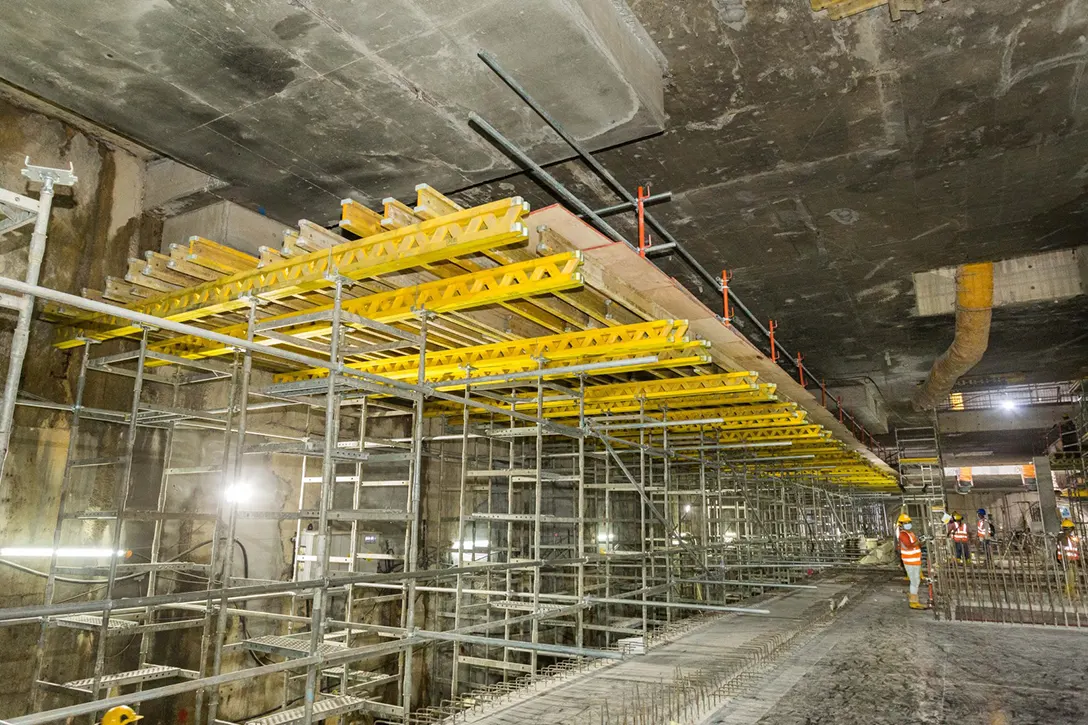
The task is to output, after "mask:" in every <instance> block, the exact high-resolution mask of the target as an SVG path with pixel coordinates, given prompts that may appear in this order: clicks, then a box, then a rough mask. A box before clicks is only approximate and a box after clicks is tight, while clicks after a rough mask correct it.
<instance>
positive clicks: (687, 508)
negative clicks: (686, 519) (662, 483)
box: [684, 503, 691, 514]
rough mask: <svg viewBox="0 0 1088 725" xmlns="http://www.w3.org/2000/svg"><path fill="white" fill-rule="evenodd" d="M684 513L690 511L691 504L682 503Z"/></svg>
mask: <svg viewBox="0 0 1088 725" xmlns="http://www.w3.org/2000/svg"><path fill="white" fill-rule="evenodd" d="M684 513H686V514H690V513H691V504H690V503H686V504H684Z"/></svg>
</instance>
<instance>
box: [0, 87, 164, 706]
mask: <svg viewBox="0 0 1088 725" xmlns="http://www.w3.org/2000/svg"><path fill="white" fill-rule="evenodd" d="M24 156H30V158H31V161H32V162H33V163H35V164H44V165H55V166H63V165H67V163H68V162H72V163H73V164H74V165H75V172H76V174H77V175H78V176H79V182H78V183H77V184H76V185H75V186H74V187H73V188H72V189H67V188H64V189H61V190H59V191H58V193H57V196H56V199H55V201H54V205H53V214H52V222H51V224H50V227H49V241H48V248H47V250H46V254H45V260H44V263H43V268H42V275H41V281H42V284H44V285H46V286H49V287H53V288H56V289H61V290H64V291H68V292H76V293H78V292H79V290H80V288H82V287H85V286H86V287H94V288H101V286H102V285H103V284H104V281H105V276H106V275H107V274H111V273H112V274H117V273H118V272H119V271H120V270H122V269H123V268H124V263H125V259H126V258H127V257H129V256H132V255H135V254H138V253H140V252H142V250H143V249H145V248H150V246H151V245H150V241H151V240H152V239H154V238H155V237H156V236H157V235H156V228H157V226H156V225H157V222H155V221H154V220H150V219H145V218H144V217H143V216H142V215H141V213H140V207H141V195H142V173H143V162H142V159H140V158H138V157H137V156H135V155H133V154H131V153H128V152H126V151H123V150H120V149H118V148H116V147H114V146H112V145H109V144H107V143H105V142H104V141H102V140H100V139H97V138H94V137H92V136H91V135H89V134H87V133H85V132H83V131H80V130H78V129H77V128H75V127H74V126H72V125H70V124H68V123H65V122H63V121H61V120H59V119H57V118H54V117H50V116H47V115H43V114H42V113H38V112H35V111H31V110H28V109H26V108H23V107H21V106H19V105H16V104H15V103H14V102H12V101H10V100H8V99H6V98H4V97H0V186H2V187H4V188H6V189H10V190H13V191H17V192H29V195H31V196H35V197H36V196H37V189H36V187H33V188H32V187H30V186H29V185H28V184H27V183H26V179H25V178H23V177H22V176H20V173H19V172H20V169H21V168H22V162H23V158H24ZM30 231H31V230H30V227H24V228H23V229H20V230H18V231H16V232H13V233H10V234H7V235H5V236H3V237H0V274H2V275H4V276H7V277H14V278H17V279H22V277H23V275H24V274H25V269H26V250H27V245H28V244H29V239H30ZM39 307H40V306H39ZM14 320H15V316H14V315H13V314H11V313H6V312H5V313H4V314H3V315H2V316H0V360H2V361H3V362H2V363H0V365H2V366H3V370H4V374H6V367H7V365H6V361H7V355H8V349H9V346H10V341H11V331H12V329H13V328H14ZM51 339H52V330H51V326H50V325H49V324H48V323H45V322H43V321H40V320H39V321H36V322H35V323H34V328H33V329H32V331H31V340H30V349H29V351H28V354H27V359H26V365H25V367H24V373H23V382H22V391H23V393H22V394H23V395H24V396H40V397H43V398H46V399H49V400H53V401H61V402H70V400H71V396H72V392H73V387H74V374H75V371H76V369H77V368H76V362H75V361H76V359H77V358H76V357H75V356H74V355H71V354H68V353H62V352H59V351H56V350H53V348H52V347H51V346H50V344H49V343H50V341H51ZM112 386H113V383H111V382H109V381H102V383H101V384H100V385H98V386H96V387H95V389H94V390H92V391H90V395H89V399H88V403H89V404H91V405H95V404H101V402H102V400H105V399H108V397H110V396H111V394H120V395H125V393H123V392H121V391H120V390H116V389H114V388H113V387H112ZM68 426H69V416H68V414H66V413H47V412H44V411H39V410H28V409H19V410H17V411H16V418H15V431H14V436H13V439H12V448H11V454H10V457H9V459H8V464H7V470H6V471H5V477H4V481H3V485H2V487H0V542H2V543H3V544H4V545H19V544H25V545H39V546H47V545H49V544H51V534H52V532H53V529H54V524H55V520H56V511H57V495H58V491H59V487H60V482H61V477H62V473H63V468H64V459H65V453H66V450H67V446H68ZM92 535H93V534H92ZM43 584H44V580H43V579H41V578H39V577H35V576H31V575H27V574H23V573H18V572H15V571H13V570H11V569H9V568H7V567H0V607H12V606H19V605H24V604H31V603H36V602H40V601H41V600H42V591H43ZM84 589H85V587H84ZM76 591H79V588H71V589H68V590H65V591H63V592H62V596H71V595H72V594H73V593H74V592H76ZM36 638H37V629H36V628H35V627H18V628H4V629H0V681H2V682H4V683H5V686H4V687H3V688H0V714H2V715H4V716H11V715H18V714H21V713H23V712H25V711H26V709H27V706H28V702H27V693H28V691H29V688H30V672H29V666H28V655H29V653H30V652H32V651H33V650H34V648H35V646H36ZM72 642H73V644H74V645H75V646H74V647H73V648H70V649H69V650H68V658H69V659H70V660H72V661H73V664H78V660H79V658H76V657H71V653H72V652H73V651H74V652H78V653H80V654H81V655H84V656H85V655H86V653H87V652H88V651H89V648H90V646H91V642H90V641H88V640H86V639H81V638H77V637H76V636H75V635H74V634H73V635H72ZM120 644H121V646H123V645H124V643H120Z"/></svg>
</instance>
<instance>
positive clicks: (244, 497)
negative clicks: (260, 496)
mask: <svg viewBox="0 0 1088 725" xmlns="http://www.w3.org/2000/svg"><path fill="white" fill-rule="evenodd" d="M223 495H224V497H225V498H226V499H227V501H228V502H229V503H246V502H248V501H249V500H250V499H252V498H253V487H252V486H250V485H249V484H248V483H246V482H245V481H239V482H237V483H232V484H231V485H229V486H227V490H226V492H224V494H223Z"/></svg>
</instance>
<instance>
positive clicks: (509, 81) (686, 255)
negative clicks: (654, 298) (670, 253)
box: [470, 50, 853, 418]
mask: <svg viewBox="0 0 1088 725" xmlns="http://www.w3.org/2000/svg"><path fill="white" fill-rule="evenodd" d="M476 56H477V57H478V58H479V59H480V60H482V61H483V62H484V63H485V64H487V67H488V68H490V69H491V70H492V71H493V72H494V73H495V75H497V76H498V77H499V78H500V79H501V80H502V81H503V83H505V84H506V85H507V86H509V88H510V90H512V91H513V92H514V93H516V94H517V95H518V97H519V98H521V100H523V101H525V103H526V105H528V106H529V108H531V109H532V110H533V111H534V112H535V113H536V115H538V116H540V118H541V120H543V121H544V123H546V124H548V126H550V127H551V129H552V130H553V131H555V132H556V133H557V134H558V135H559V137H560V138H562V139H563V140H564V141H565V142H566V143H567V145H568V146H570V147H571V149H573V150H574V152H575V153H577V154H578V156H579V158H581V159H582V161H583V162H584V163H585V164H586V165H587V166H588V167H589V168H590V170H592V171H593V173H595V174H596V175H597V177H598V178H600V179H601V181H603V182H605V183H606V184H608V185H609V186H610V187H611V188H612V190H613V191H614V192H615V193H616V194H617V195H619V196H620V198H622V199H624V200H625V201H626V202H627V203H628V204H637V200H636V198H635V197H634V196H633V195H632V194H631V192H630V191H628V190H627V187H625V186H624V185H623V184H621V183H620V182H619V180H617V179H616V177H614V176H613V175H612V174H611V173H610V172H609V171H608V169H606V168H605V167H604V166H602V165H601V163H600V162H599V161H597V159H596V158H595V157H594V156H593V154H591V153H590V152H589V151H588V150H587V149H586V148H585V147H584V146H582V144H581V143H579V142H578V140H577V139H576V138H574V137H573V136H571V135H570V134H569V133H567V132H566V130H565V129H564V128H563V127H562V126H560V125H559V122H558V121H556V120H555V119H554V118H552V115H551V114H550V113H548V111H547V110H545V109H544V108H543V107H542V106H541V105H540V104H538V103H537V102H536V100H534V99H533V97H532V96H530V95H529V92H528V91H526V90H525V88H524V87H522V85H521V84H520V83H518V82H517V80H515V79H514V78H513V76H511V75H510V74H508V73H507V72H506V71H505V70H503V68H502V66H500V65H499V61H498V60H497V59H496V58H495V56H493V55H491V54H490V53H488V52H487V51H486V50H481V51H480V52H478V53H477V54H476ZM470 118H471V119H475V120H476V121H478V122H479V123H481V124H483V126H481V128H483V127H484V126H486V128H487V129H490V133H489V134H488V135H489V136H491V137H492V139H493V140H495V141H496V142H498V143H500V145H501V146H502V147H503V148H504V149H505V150H507V151H508V152H509V153H511V154H514V156H515V158H516V159H517V160H518V161H519V163H522V164H523V165H525V166H527V167H528V169H529V170H532V171H533V172H534V173H536V175H537V178H538V179H539V180H541V181H544V183H545V184H546V185H547V186H548V188H549V190H550V191H552V193H554V194H556V195H557V196H559V197H560V198H562V199H564V200H566V201H567V203H568V204H570V205H571V206H574V207H575V209H577V210H579V211H581V212H582V214H584V215H585V216H586V217H587V218H589V219H590V220H591V221H593V222H594V226H596V227H597V228H598V230H599V231H601V232H602V233H604V234H606V235H607V236H609V237H610V238H612V239H614V240H616V241H622V242H623V243H624V244H627V246H629V247H631V248H632V249H634V248H635V247H634V245H633V244H631V243H630V242H628V241H627V240H626V239H624V238H622V237H620V236H619V235H618V234H617V233H616V231H615V230H614V229H612V227H610V226H608V225H607V223H606V222H604V220H603V219H601V218H600V216H599V215H598V214H596V213H594V212H592V211H590V210H589V208H588V207H587V206H586V205H585V204H584V203H583V202H582V201H581V200H580V199H578V198H577V197H576V196H574V194H571V193H570V192H569V191H568V190H567V189H566V188H565V187H564V186H563V185H562V184H560V183H559V181H558V180H557V179H555V177H553V176H552V175H551V174H548V172H547V171H545V170H544V169H543V168H542V167H540V165H539V164H537V163H536V162H534V161H533V160H532V159H530V158H529V157H528V156H527V155H526V154H525V153H524V152H523V151H521V149H519V148H518V147H517V146H515V145H514V144H513V143H512V142H510V141H509V140H508V139H505V138H503V137H502V135H501V134H499V132H498V131H496V130H495V129H494V128H493V127H491V126H490V125H488V124H487V123H486V122H485V121H483V119H481V118H479V116H477V115H476V114H472V116H471V117H470ZM492 134H493V135H492ZM499 139H501V142H500V141H499ZM545 177H546V179H547V181H545ZM643 219H644V220H645V222H646V224H647V225H648V226H649V227H650V228H651V229H652V230H654V231H655V232H656V233H657V234H658V236H660V237H661V238H662V239H664V240H665V242H666V243H668V244H670V245H674V246H672V247H671V249H675V250H676V253H677V254H679V255H680V258H681V259H683V260H684V262H686V263H687V265H688V266H689V267H691V269H692V270H693V271H694V272H695V273H696V275H698V276H699V277H702V279H703V280H704V281H706V283H707V284H709V285H710V286H711V287H712V288H714V289H717V290H721V289H722V281H721V279H720V278H719V277H718V276H717V275H713V274H711V273H710V272H709V271H707V269H706V268H705V267H703V265H702V264H700V263H699V261H698V260H697V259H695V257H693V256H692V255H691V253H690V252H689V251H688V250H687V249H685V248H684V247H683V245H681V244H680V242H679V241H678V240H677V239H676V237H674V236H673V235H672V234H671V233H670V232H669V230H667V229H666V228H665V227H664V226H662V225H661V223H660V222H658V221H657V219H655V218H654V217H653V216H652V215H651V214H650V213H649V212H646V213H644V214H643ZM602 225H603V226H602ZM606 228H607V229H608V230H609V231H605V229H606ZM728 296H729V299H730V300H732V301H733V304H734V305H735V306H736V308H737V309H739V310H740V311H741V313H742V314H743V315H744V316H745V317H746V318H747V319H748V320H749V321H750V322H751V323H752V324H753V325H755V327H756V329H757V330H759V331H760V332H762V333H763V335H764V336H765V337H766V338H767V339H768V340H770V339H771V331H770V330H769V329H767V327H766V326H765V325H764V324H763V323H762V322H761V321H760V320H759V318H757V317H756V316H755V314H753V313H752V311H751V310H750V309H748V306H747V305H745V304H744V303H743V302H741V300H740V299H738V298H737V296H736V294H735V293H734V292H733V291H732V290H729V291H728ZM773 347H774V349H777V350H779V351H781V352H782V354H783V355H785V356H786V357H787V358H789V360H790V363H791V364H792V365H793V366H794V367H796V368H797V370H798V372H800V371H802V370H804V371H805V372H807V373H809V375H810V376H811V377H812V378H813V379H814V380H816V379H818V378H817V376H816V375H815V374H814V373H813V372H812V370H811V369H810V368H808V367H807V366H806V365H805V364H804V363H803V362H801V363H799V362H797V360H796V359H795V358H794V357H793V356H792V355H790V354H789V351H787V350H786V348H785V346H783V345H782V344H781V343H780V342H778V340H775V341H774V343H773ZM852 417H853V416H851V418H852Z"/></svg>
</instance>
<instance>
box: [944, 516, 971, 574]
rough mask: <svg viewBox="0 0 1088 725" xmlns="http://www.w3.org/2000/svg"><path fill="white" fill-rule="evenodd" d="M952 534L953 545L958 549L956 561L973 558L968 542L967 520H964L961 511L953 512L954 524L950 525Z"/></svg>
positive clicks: (962, 561)
mask: <svg viewBox="0 0 1088 725" xmlns="http://www.w3.org/2000/svg"><path fill="white" fill-rule="evenodd" d="M949 532H950V533H951V534H952V546H953V548H954V549H955V551H956V561H957V562H958V563H960V564H962V563H964V562H965V561H967V560H968V559H970V558H971V550H970V549H969V548H968V544H967V540H968V537H967V522H966V521H964V520H963V514H961V513H960V512H959V511H954V512H952V525H951V526H950V527H949Z"/></svg>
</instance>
